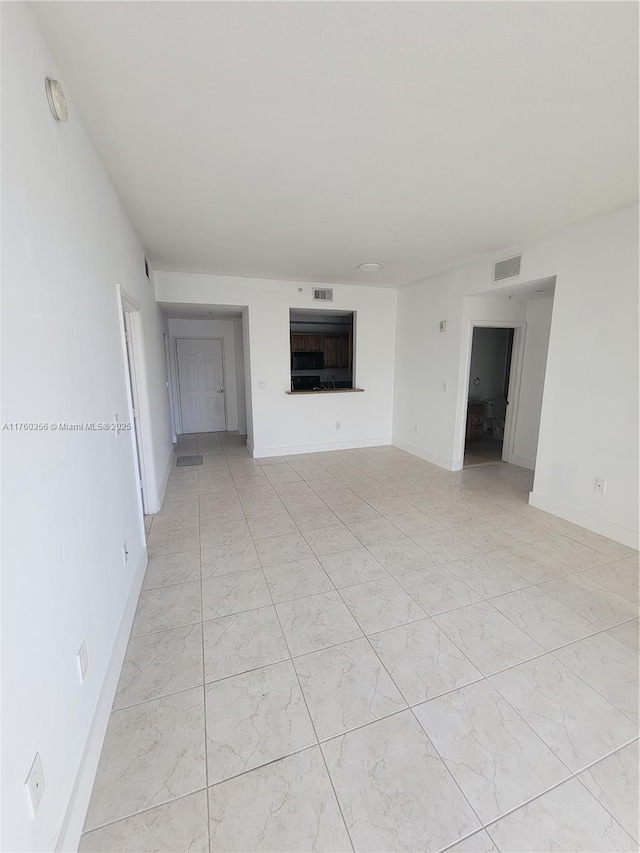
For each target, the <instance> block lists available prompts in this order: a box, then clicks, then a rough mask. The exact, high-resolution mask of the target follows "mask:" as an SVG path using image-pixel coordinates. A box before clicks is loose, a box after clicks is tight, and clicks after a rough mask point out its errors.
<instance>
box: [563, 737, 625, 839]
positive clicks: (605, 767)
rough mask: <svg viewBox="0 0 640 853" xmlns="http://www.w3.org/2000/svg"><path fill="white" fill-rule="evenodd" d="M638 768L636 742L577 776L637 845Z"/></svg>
mask: <svg viewBox="0 0 640 853" xmlns="http://www.w3.org/2000/svg"><path fill="white" fill-rule="evenodd" d="M639 764H640V754H639V751H638V741H635V742H634V743H630V744H629V745H628V746H623V747H622V749H619V750H618V751H617V752H614V753H613V755H610V756H609V757H608V758H604V759H603V760H602V761H599V762H598V763H597V764H592V765H591V767H589V769H588V770H584V771H583V772H582V773H581V774H580V775H579V776H578V779H580V781H581V782H582V784H583V785H585V786H586V787H587V788H588V789H589V791H591V793H592V794H593V796H594V797H595V798H596V800H598V802H599V803H600V804H601V805H603V806H604V807H605V808H606V809H607V811H608V812H610V813H611V814H612V815H613V816H614V818H615V819H616V820H617V821H618V823H619V824H620V825H621V826H622V827H623V829H625V830H626V831H627V832H628V833H629V835H630V836H631V837H632V838H634V839H635V840H636V841H640V828H639V822H640V817H639V816H638V811H639V808H640V807H639V803H640V796H639V794H640V792H639V791H638V765H639Z"/></svg>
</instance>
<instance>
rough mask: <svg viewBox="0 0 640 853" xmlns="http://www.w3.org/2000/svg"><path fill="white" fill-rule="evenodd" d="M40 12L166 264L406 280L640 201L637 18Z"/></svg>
mask: <svg viewBox="0 0 640 853" xmlns="http://www.w3.org/2000/svg"><path fill="white" fill-rule="evenodd" d="M32 8H33V9H34V12H35V14H36V17H37V19H38V20H39V22H40V25H41V26H42V28H43V30H44V33H45V36H46V38H47V40H48V42H49V44H50V46H51V48H52V49H53V52H54V54H55V55H56V57H57V59H58V61H59V62H60V64H61V67H62V69H63V82H64V83H65V85H66V86H67V89H68V91H69V93H70V94H71V95H72V97H73V99H74V101H75V103H76V104H77V106H78V109H79V112H80V113H81V114H82V116H83V118H84V120H85V122H86V124H87V126H88V128H89V131H90V133H91V135H92V137H93V139H94V142H95V144H96V146H97V148H98V150H99V152H100V154H101V156H102V158H103V160H104V162H105V164H106V166H107V169H108V171H109V172H110V174H111V176H112V178H113V181H114V183H115V185H116V187H117V189H118V192H119V193H120V195H121V197H122V199H123V201H124V204H125V206H126V208H127V210H128V212H129V214H130V216H131V217H132V219H133V222H134V224H135V226H136V229H137V230H138V233H139V235H140V237H141V239H142V241H143V242H144V244H145V245H146V247H147V248H148V251H149V253H150V255H151V259H152V262H153V264H154V265H155V266H156V268H161V269H162V268H164V269H172V270H176V269H177V270H191V271H199V272H210V273H220V274H228V275H237V276H256V277H262V278H285V279H302V280H308V281H323V282H336V283H338V282H346V283H366V284H380V285H392V286H393V285H401V284H406V283H408V282H411V281H415V280H417V279H420V278H422V277H424V276H426V275H428V274H430V273H433V272H435V271H437V270H439V269H443V268H446V267H449V266H453V265H455V264H458V263H461V262H463V261H465V260H467V259H470V258H473V257H477V256H478V255H480V254H483V253H486V252H490V251H494V250H498V249H500V248H502V247H504V246H508V245H510V244H514V243H518V242H520V241H522V240H525V239H530V238H534V237H536V236H539V235H541V234H544V233H546V232H548V231H551V230H554V229H556V228H558V227H560V226H562V225H564V224H566V223H570V222H573V221H576V220H579V219H583V218H585V217H588V216H591V215H594V214H597V213H599V212H604V211H606V210H610V209H614V208H616V207H620V206H622V205H625V204H629V203H632V202H633V201H634V200H635V199H636V198H637V185H638V179H637V114H638V5H637V4H636V3H630V2H628V3H627V2H573V3H570V2H566V3H562V2H402V1H400V2H368V0H362V1H361V2H313V0H311V2H258V3H255V2H251V0H249V2H153V0H152V1H151V2H64V0H63V2H38V3H33V4H32ZM74 120H77V116H75V115H74V113H73V111H72V113H71V121H74ZM368 261H377V262H379V263H381V264H383V269H382V270H381V271H380V272H377V273H373V274H372V273H369V274H366V273H360V272H357V271H356V270H355V269H354V267H355V266H356V265H357V264H358V263H361V262H368Z"/></svg>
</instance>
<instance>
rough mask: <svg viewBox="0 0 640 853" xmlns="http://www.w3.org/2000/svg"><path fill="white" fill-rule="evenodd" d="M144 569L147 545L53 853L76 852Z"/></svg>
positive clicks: (140, 559) (137, 567)
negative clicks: (54, 852)
mask: <svg viewBox="0 0 640 853" xmlns="http://www.w3.org/2000/svg"><path fill="white" fill-rule="evenodd" d="M146 568H147V548H146V545H145V547H144V548H143V549H142V551H141V552H140V558H139V560H138V565H137V566H136V570H135V574H134V576H133V582H132V584H131V590H130V591H129V597H128V599H127V603H126V605H125V609H124V613H123V614H122V619H121V621H120V627H119V629H118V634H117V637H116V641H115V643H114V646H113V651H112V653H111V659H110V661H109V666H108V667H107V673H106V675H105V678H104V682H103V684H102V690H101V691H100V698H99V699H98V704H97V706H96V710H95V713H94V715H93V721H92V723H91V729H90V730H89V737H88V738H87V743H86V745H85V748H84V753H83V755H82V760H81V762H80V767H79V769H78V774H77V776H76V781H75V785H74V786H73V791H72V793H71V798H70V800H69V805H68V807H67V811H66V814H65V817H64V821H63V822H62V828H61V829H60V832H59V834H58V840H57V842H56V846H55V850H56V853H62V851H64V853H75V851H77V849H78V845H79V844H80V836H81V835H82V827H83V826H84V821H85V817H86V815H87V809H88V807H89V800H90V798H91V791H92V789H93V783H94V780H95V777H96V771H97V769H98V762H99V760H100V753H101V752H102V744H103V743H104V737H105V734H106V731H107V724H108V722H109V715H110V714H111V706H112V705H113V700H114V698H115V695H116V689H117V687H118V680H119V678H120V670H121V669H122V662H123V660H124V656H125V653H126V651H127V644H128V642H129V634H130V633H131V626H132V625H133V617H134V616H135V613H136V607H137V605H138V596H139V595H140V589H141V587H142V581H143V579H144V573H145V569H146Z"/></svg>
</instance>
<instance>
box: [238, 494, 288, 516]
mask: <svg viewBox="0 0 640 853" xmlns="http://www.w3.org/2000/svg"><path fill="white" fill-rule="evenodd" d="M240 500H241V502H242V509H243V510H244V514H245V515H246V517H247V518H261V517H262V516H265V515H278V514H279V513H285V512H286V511H287V510H286V508H285V505H284V504H283V503H282V501H281V500H280V498H279V497H278V496H277V495H276V494H275V492H274V493H273V494H272V495H269V496H265V495H247V496H244V495H241V496H240Z"/></svg>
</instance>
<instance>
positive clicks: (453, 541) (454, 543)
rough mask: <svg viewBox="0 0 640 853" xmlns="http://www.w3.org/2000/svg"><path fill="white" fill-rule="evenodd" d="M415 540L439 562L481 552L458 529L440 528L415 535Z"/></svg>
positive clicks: (459, 558)
mask: <svg viewBox="0 0 640 853" xmlns="http://www.w3.org/2000/svg"><path fill="white" fill-rule="evenodd" d="M414 539H415V541H416V542H417V543H418V545H420V546H421V547H422V548H424V549H425V551H427V552H428V553H429V554H431V556H432V557H433V559H434V561H435V562H437V563H448V562H451V561H452V560H461V559H462V558H463V557H471V556H473V554H478V553H479V552H480V549H479V548H476V546H475V545H473V544H472V543H471V542H470V541H469V540H468V539H467V538H466V536H462V535H461V534H460V533H458V532H457V531H456V530H439V531H437V532H436V533H428V534H427V535H426V536H414Z"/></svg>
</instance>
